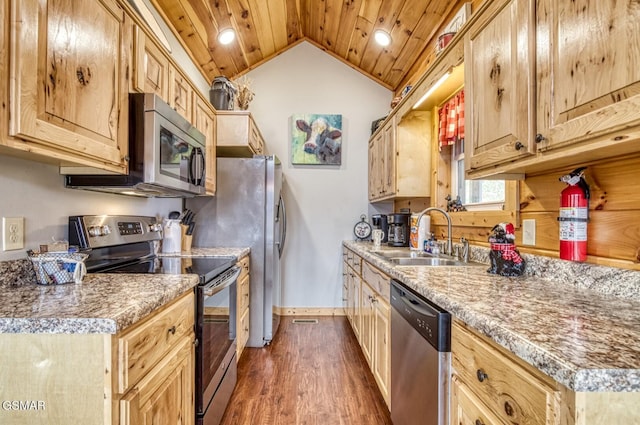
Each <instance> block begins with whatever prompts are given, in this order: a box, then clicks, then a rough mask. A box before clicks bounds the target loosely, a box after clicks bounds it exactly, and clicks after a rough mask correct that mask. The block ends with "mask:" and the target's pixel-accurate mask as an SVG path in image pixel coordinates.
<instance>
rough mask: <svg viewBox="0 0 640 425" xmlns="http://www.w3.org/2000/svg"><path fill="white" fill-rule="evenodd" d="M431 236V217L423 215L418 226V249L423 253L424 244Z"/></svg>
mask: <svg viewBox="0 0 640 425" xmlns="http://www.w3.org/2000/svg"><path fill="white" fill-rule="evenodd" d="M430 236H431V217H430V216H428V215H426V214H425V215H423V216H422V218H421V219H420V225H419V226H418V249H419V250H420V251H424V242H425V241H427V240H429V237H430Z"/></svg>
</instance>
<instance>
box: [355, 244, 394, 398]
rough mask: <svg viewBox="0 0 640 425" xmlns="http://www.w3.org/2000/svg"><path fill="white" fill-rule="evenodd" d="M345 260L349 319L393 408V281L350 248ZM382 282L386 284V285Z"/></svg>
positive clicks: (368, 361)
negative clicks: (391, 392) (391, 282)
mask: <svg viewBox="0 0 640 425" xmlns="http://www.w3.org/2000/svg"><path fill="white" fill-rule="evenodd" d="M343 258H344V259H345V261H344V262H343V267H345V269H344V279H345V283H344V285H345V287H346V292H347V301H346V305H347V307H346V310H347V311H346V313H347V317H348V318H349V322H350V323H351V327H352V329H353V332H354V334H355V336H356V338H357V339H358V342H359V343H360V347H361V348H362V352H363V354H364V356H365V358H366V360H367V363H369V367H370V368H371V372H372V373H373V376H374V378H375V380H376V383H377V384H378V388H379V389H380V393H381V394H382V397H383V398H384V400H385V402H386V404H387V407H389V408H391V399H390V393H389V390H390V383H391V382H390V379H391V344H390V343H389V341H390V332H391V307H390V305H389V302H388V299H389V281H390V278H389V277H388V276H387V275H385V274H384V273H382V272H381V271H379V270H378V269H376V268H375V267H373V266H372V265H370V264H369V263H367V262H365V261H362V258H360V257H359V256H358V255H357V254H355V253H353V252H352V251H350V250H348V249H347V248H344V251H343ZM371 271H375V273H373V274H372V273H371ZM379 280H380V281H382V282H384V281H386V285H385V284H384V283H383V284H381V283H380V282H379ZM385 288H386V289H387V291H386V292H385V291H384V289H385Z"/></svg>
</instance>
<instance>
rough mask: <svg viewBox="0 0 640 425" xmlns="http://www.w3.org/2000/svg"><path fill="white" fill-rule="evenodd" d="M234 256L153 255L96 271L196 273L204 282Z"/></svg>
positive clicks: (233, 262)
mask: <svg viewBox="0 0 640 425" xmlns="http://www.w3.org/2000/svg"><path fill="white" fill-rule="evenodd" d="M235 263H236V259H235V257H153V258H148V259H144V260H140V261H137V262H134V263H130V264H125V265H118V266H115V267H113V268H105V269H102V270H100V271H98V272H97V273H135V274H138V273H150V274H197V275H198V276H199V277H200V283H201V284H202V283H206V282H209V281H210V280H212V279H213V278H214V277H216V276H218V275H220V274H221V273H223V272H224V271H225V270H227V269H229V268H231V267H233V265H234V264H235Z"/></svg>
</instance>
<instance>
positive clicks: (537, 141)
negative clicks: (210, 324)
mask: <svg viewBox="0 0 640 425" xmlns="http://www.w3.org/2000/svg"><path fill="white" fill-rule="evenodd" d="M545 140H547V138H546V137H544V136H543V135H542V134H540V133H538V134H536V143H542V142H544V141H545Z"/></svg>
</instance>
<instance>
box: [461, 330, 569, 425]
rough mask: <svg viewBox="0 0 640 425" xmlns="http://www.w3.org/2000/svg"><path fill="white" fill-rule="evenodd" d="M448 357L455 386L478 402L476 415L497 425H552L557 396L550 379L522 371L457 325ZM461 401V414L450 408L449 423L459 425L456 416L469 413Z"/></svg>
mask: <svg viewBox="0 0 640 425" xmlns="http://www.w3.org/2000/svg"><path fill="white" fill-rule="evenodd" d="M451 355H452V362H451V363H452V366H453V369H454V372H453V373H454V375H455V376H456V380H457V381H458V382H457V385H458V386H460V387H462V391H463V393H464V392H465V391H467V389H468V391H469V392H470V393H473V394H474V395H475V397H476V398H477V399H478V400H479V401H480V404H479V405H476V409H477V411H478V412H485V411H486V412H490V413H491V414H492V415H494V416H495V417H496V418H498V419H499V422H498V423H499V424H510V423H519V424H548V425H551V424H554V421H555V417H556V415H557V412H559V405H558V397H559V394H558V393H557V391H556V390H555V383H554V382H553V381H552V380H551V379H550V378H548V377H545V376H544V375H543V374H541V373H539V372H538V373H536V372H535V371H533V369H532V368H528V369H525V368H524V367H523V366H522V365H520V364H518V363H517V362H516V361H515V360H514V359H512V358H509V357H508V356H506V355H505V354H504V353H503V352H501V351H500V350H498V349H497V348H496V347H495V346H494V344H491V343H488V342H487V341H485V340H483V339H481V338H480V337H478V336H477V335H476V334H475V333H474V332H472V331H471V330H469V329H468V328H466V327H465V326H464V325H462V324H460V323H459V322H455V323H454V325H453V327H452V336H451ZM462 400H463V406H462V409H461V410H459V409H458V407H457V406H456V405H453V406H452V412H453V414H454V417H453V418H452V423H459V422H460V420H459V418H457V417H456V416H455V415H456V413H457V412H458V413H459V412H460V411H466V412H472V411H473V409H472V408H471V407H470V406H465V405H464V403H465V401H464V400H465V398H464V396H463V399H462ZM466 400H467V402H468V400H469V398H468V397H467V398H466ZM490 423H492V422H490Z"/></svg>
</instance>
